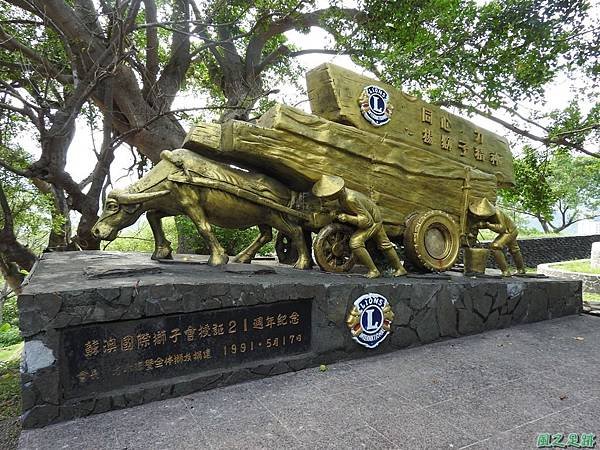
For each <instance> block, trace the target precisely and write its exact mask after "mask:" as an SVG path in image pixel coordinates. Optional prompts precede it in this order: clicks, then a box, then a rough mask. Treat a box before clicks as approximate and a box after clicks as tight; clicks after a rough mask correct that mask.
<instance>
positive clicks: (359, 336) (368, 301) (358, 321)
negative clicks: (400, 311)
mask: <svg viewBox="0 0 600 450" xmlns="http://www.w3.org/2000/svg"><path fill="white" fill-rule="evenodd" d="M392 320H394V312H393V311H392V306H391V305H390V303H389V302H388V301H387V298H385V297H384V296H383V295H380V294H373V293H371V294H364V295H361V296H360V297H358V298H357V299H356V300H355V301H354V307H353V308H352V310H351V311H350V314H349V315H348V318H347V319H346V324H347V325H348V328H350V333H352V339H354V340H355V341H356V342H358V343H359V344H360V345H364V346H365V347H367V348H375V347H377V346H378V345H379V344H380V343H381V342H382V341H383V340H384V339H385V338H386V337H387V336H388V334H390V326H391V325H392Z"/></svg>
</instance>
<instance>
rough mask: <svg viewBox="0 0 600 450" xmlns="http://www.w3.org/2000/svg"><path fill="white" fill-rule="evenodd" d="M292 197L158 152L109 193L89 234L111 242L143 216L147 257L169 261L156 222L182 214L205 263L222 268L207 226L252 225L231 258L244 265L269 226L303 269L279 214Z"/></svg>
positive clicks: (253, 179) (290, 223)
mask: <svg viewBox="0 0 600 450" xmlns="http://www.w3.org/2000/svg"><path fill="white" fill-rule="evenodd" d="M295 196H296V193H295V192H293V191H291V190H290V189H288V188H287V187H286V186H284V185H283V184H282V183H280V182H278V181H276V180H274V179H272V178H270V177H267V176H265V175H261V174H255V173H248V172H244V171H242V170H237V169H235V168H233V167H231V166H228V165H226V164H221V163H217V162H215V161H212V160H210V159H207V158H204V157H202V156H200V155H198V154H196V153H194V152H191V151H189V150H185V149H178V150H173V151H168V150H166V151H163V152H162V154H161V161H160V162H159V163H158V164H156V166H154V167H153V168H152V170H150V172H148V173H147V174H146V175H145V176H144V177H143V178H141V179H140V180H138V181H137V182H136V183H133V184H132V185H131V186H129V187H128V188H127V189H124V190H114V191H112V192H111V193H110V194H109V195H108V198H107V200H106V203H105V207H104V211H103V212H102V215H101V216H100V219H98V222H96V224H95V225H94V227H93V229H92V233H93V234H94V236H96V237H97V238H99V239H103V240H109V241H110V240H114V239H115V238H116V237H117V233H118V232H119V230H121V229H123V228H125V227H127V226H129V225H132V224H133V223H135V221H136V220H137V219H138V218H139V217H140V216H141V215H142V214H143V213H144V212H147V214H146V217H147V218H148V222H149V223H150V227H151V229H152V233H153V234H154V241H155V250H154V253H153V254H152V259H168V258H171V257H172V256H171V253H172V249H171V243H170V242H169V241H168V240H167V239H166V237H165V234H164V232H163V229H162V224H161V219H162V218H163V217H167V216H175V215H181V214H185V215H187V216H188V217H189V218H190V219H191V220H192V221H193V222H194V224H195V225H196V227H197V229H198V232H199V233H200V235H201V236H202V237H203V238H204V240H205V241H206V242H207V244H208V245H209V248H210V258H209V260H208V263H209V264H210V265H220V264H226V263H227V262H228V260H229V257H228V256H227V254H226V253H225V250H224V249H223V247H222V246H221V244H220V243H219V241H218V240H217V238H216V237H215V235H214V234H213V233H212V231H211V224H214V225H218V226H222V227H226V228H247V227H250V226H254V225H257V226H258V228H259V230H260V235H259V236H258V237H257V238H256V240H255V241H254V242H252V243H251V244H250V245H249V246H248V247H247V248H246V249H244V250H243V251H242V252H241V253H240V254H238V255H237V256H236V257H235V261H237V262H244V263H248V262H250V261H251V260H252V258H253V257H254V256H255V254H256V252H257V251H258V250H259V249H260V248H261V247H262V246H263V245H264V244H266V243H267V242H269V241H271V238H272V234H271V233H272V231H271V228H275V229H277V230H278V231H280V232H282V233H284V234H285V235H287V236H289V237H290V238H291V242H292V244H293V245H294V246H295V249H296V251H297V252H298V253H297V254H298V259H297V260H296V264H295V267H296V268H300V269H309V268H310V267H311V258H310V255H309V253H308V249H307V245H306V242H305V239H304V235H303V232H302V228H301V226H300V224H299V223H298V221H297V218H295V217H293V216H290V215H289V214H286V213H285V210H288V209H289V206H290V205H292V204H293V202H294V198H295Z"/></svg>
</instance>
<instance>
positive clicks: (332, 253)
mask: <svg viewBox="0 0 600 450" xmlns="http://www.w3.org/2000/svg"><path fill="white" fill-rule="evenodd" d="M352 233H354V229H353V228H351V227H349V226H348V225H342V224H339V223H331V224H329V225H327V226H326V227H324V228H322V229H321V231H319V233H318V234H317V237H316V238H315V242H314V243H313V248H314V255H315V260H316V261H317V264H318V265H319V267H320V268H321V269H322V270H324V271H326V272H337V273H340V272H348V271H349V270H350V269H352V267H354V257H353V256H352V251H351V250H350V236H352Z"/></svg>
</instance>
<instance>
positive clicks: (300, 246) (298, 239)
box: [272, 214, 312, 269]
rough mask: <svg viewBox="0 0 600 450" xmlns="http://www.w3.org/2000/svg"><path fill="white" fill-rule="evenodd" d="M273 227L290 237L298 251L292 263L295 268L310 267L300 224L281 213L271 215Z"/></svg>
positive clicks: (310, 263) (309, 258)
mask: <svg viewBox="0 0 600 450" xmlns="http://www.w3.org/2000/svg"><path fill="white" fill-rule="evenodd" d="M272 225H273V227H274V228H276V229H277V230H280V231H283V232H284V233H285V234H287V235H288V236H289V237H290V238H291V239H292V244H293V245H294V247H296V251H297V252H298V259H297V260H296V263H295V264H294V267H295V268H296V269H310V268H312V260H311V257H310V255H309V254H308V249H307V247H306V241H305V240H304V231H303V230H302V227H300V225H294V224H292V223H290V222H288V220H287V219H286V218H285V217H284V216H283V215H281V214H277V215H274V216H273V223H272Z"/></svg>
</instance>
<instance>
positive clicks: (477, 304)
mask: <svg viewBox="0 0 600 450" xmlns="http://www.w3.org/2000/svg"><path fill="white" fill-rule="evenodd" d="M493 302H494V301H493V299H492V297H490V296H489V295H487V294H485V295H483V296H482V297H479V298H477V299H474V301H473V309H474V310H475V312H476V313H477V314H479V315H480V316H481V317H482V318H483V319H485V318H486V317H487V316H488V314H489V313H490V309H491V307H492V304H493Z"/></svg>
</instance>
